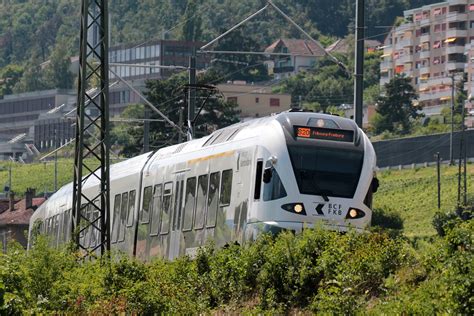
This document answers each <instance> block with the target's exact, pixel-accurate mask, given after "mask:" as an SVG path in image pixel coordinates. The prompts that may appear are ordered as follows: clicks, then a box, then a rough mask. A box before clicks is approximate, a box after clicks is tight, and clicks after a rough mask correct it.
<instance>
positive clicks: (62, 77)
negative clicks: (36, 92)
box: [45, 43, 74, 89]
mask: <svg viewBox="0 0 474 316" xmlns="http://www.w3.org/2000/svg"><path fill="white" fill-rule="evenodd" d="M70 68H71V60H70V56H69V55H68V54H67V50H66V47H65V45H63V44H61V43H59V44H58V45H56V47H55V48H54V50H53V53H52V54H51V57H50V60H49V64H48V65H47V66H46V70H45V81H46V83H47V85H48V86H49V87H50V88H58V89H71V88H72V87H73V83H74V75H73V73H72V72H71V71H70Z"/></svg>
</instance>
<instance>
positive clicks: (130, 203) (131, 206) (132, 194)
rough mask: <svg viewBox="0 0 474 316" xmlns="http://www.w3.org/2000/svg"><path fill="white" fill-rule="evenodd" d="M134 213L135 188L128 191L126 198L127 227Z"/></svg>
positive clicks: (131, 221) (130, 223)
mask: <svg viewBox="0 0 474 316" xmlns="http://www.w3.org/2000/svg"><path fill="white" fill-rule="evenodd" d="M134 213H135V190H133V191H130V198H129V199H128V214H127V227H130V226H132V224H133V216H134Z"/></svg>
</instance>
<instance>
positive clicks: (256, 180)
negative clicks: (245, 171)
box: [253, 160, 263, 200]
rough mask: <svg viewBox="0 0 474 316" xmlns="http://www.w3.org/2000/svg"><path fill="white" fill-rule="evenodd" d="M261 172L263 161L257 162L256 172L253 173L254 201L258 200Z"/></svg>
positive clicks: (260, 189) (260, 187)
mask: <svg viewBox="0 0 474 316" xmlns="http://www.w3.org/2000/svg"><path fill="white" fill-rule="evenodd" d="M262 171H263V160H259V161H257V172H256V173H255V192H254V194H253V198H254V199H255V200H259V199H260V192H261V191H262Z"/></svg>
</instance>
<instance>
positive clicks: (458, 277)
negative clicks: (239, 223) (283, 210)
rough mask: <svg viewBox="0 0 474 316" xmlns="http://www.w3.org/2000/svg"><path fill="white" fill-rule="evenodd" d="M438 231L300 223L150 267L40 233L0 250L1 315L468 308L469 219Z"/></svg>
mask: <svg viewBox="0 0 474 316" xmlns="http://www.w3.org/2000/svg"><path fill="white" fill-rule="evenodd" d="M385 217H386V218H389V219H390V218H391V217H390V216H387V215H385ZM389 222H396V220H393V221H392V220H389ZM444 227H445V230H444V232H445V237H444V238H440V237H433V238H432V240H430V242H427V241H426V242H425V241H423V240H420V241H418V243H417V244H414V245H412V244H410V243H409V242H408V241H407V239H402V238H393V237H391V235H390V234H387V233H383V232H374V233H366V234H356V233H354V232H348V233H346V234H340V233H337V232H331V231H324V230H321V229H305V230H304V231H303V232H302V233H301V234H299V235H296V236H295V235H294V234H292V233H290V232H284V233H281V234H280V235H278V236H276V237H272V236H268V235H263V236H260V238H259V239H258V240H257V241H255V242H253V243H251V244H248V245H245V246H242V247H241V246H238V245H230V246H228V247H226V248H224V249H218V250H216V249H215V248H214V247H213V245H212V244H209V245H207V246H206V247H205V248H203V249H201V250H200V251H199V253H198V256H197V258H196V259H193V260H192V259H190V258H187V257H183V258H179V259H177V260H175V261H172V262H169V261H166V260H163V259H156V260H154V261H153V262H149V263H142V262H139V261H136V260H135V259H131V258H127V257H122V256H121V255H114V256H112V258H113V259H110V260H107V259H104V260H96V261H92V262H90V261H89V262H83V263H79V262H77V261H76V256H75V254H74V252H72V251H70V250H69V249H67V248H66V249H61V250H53V249H50V248H48V246H47V241H46V240H42V239H41V238H40V239H39V240H38V241H37V243H36V244H35V247H34V248H33V249H32V250H31V251H30V252H28V253H26V252H25V251H24V250H23V249H21V248H20V247H10V249H11V250H10V252H9V253H8V254H5V255H0V303H1V309H0V312H1V313H2V314H19V313H32V314H49V313H53V314H54V313H74V314H188V313H215V312H217V313H219V312H243V311H246V312H250V313H252V312H258V313H264V312H273V313H275V312H277V313H285V312H288V311H303V312H305V311H311V312H314V313H331V314H335V313H337V314H354V313H365V312H371V313H375V314H379V313H385V314H393V313H395V314H401V313H408V314H417V313H419V314H435V313H458V314H472V312H473V304H474V302H473V298H472V292H473V286H474V285H473V284H474V281H473V276H474V271H473V265H472V262H474V258H473V253H472V251H473V249H472V242H473V236H472V232H473V231H474V227H473V224H472V220H470V221H464V222H463V221H455V222H454V223H453V224H452V226H449V228H447V226H444Z"/></svg>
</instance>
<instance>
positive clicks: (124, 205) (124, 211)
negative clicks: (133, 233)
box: [118, 192, 128, 241]
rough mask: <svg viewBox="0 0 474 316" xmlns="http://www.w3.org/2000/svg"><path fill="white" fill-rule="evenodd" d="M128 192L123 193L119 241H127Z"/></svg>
mask: <svg viewBox="0 0 474 316" xmlns="http://www.w3.org/2000/svg"><path fill="white" fill-rule="evenodd" d="M127 208H128V192H125V193H122V205H121V207H120V219H119V221H120V224H119V231H118V241H124V240H125V221H126V219H127Z"/></svg>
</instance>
